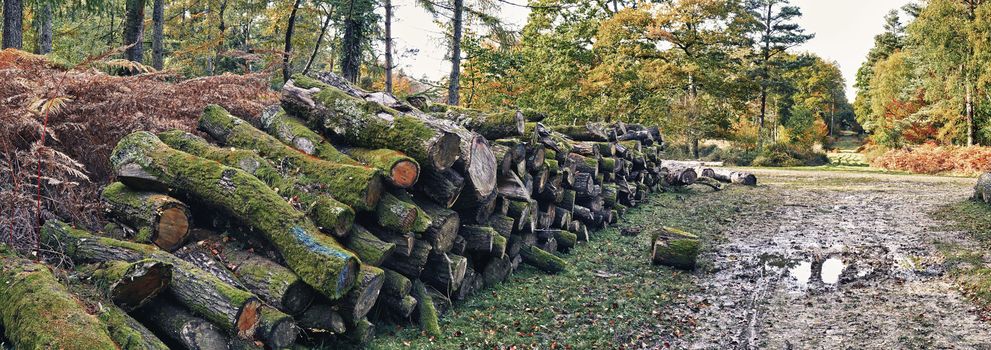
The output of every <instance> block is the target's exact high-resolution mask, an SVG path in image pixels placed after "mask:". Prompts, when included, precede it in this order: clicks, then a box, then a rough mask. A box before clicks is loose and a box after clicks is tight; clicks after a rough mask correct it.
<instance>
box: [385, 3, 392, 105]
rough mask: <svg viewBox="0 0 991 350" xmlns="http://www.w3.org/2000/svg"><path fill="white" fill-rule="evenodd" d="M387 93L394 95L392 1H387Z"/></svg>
mask: <svg viewBox="0 0 991 350" xmlns="http://www.w3.org/2000/svg"><path fill="white" fill-rule="evenodd" d="M383 6H384V7H385V92H388V93H390V94H391V93H392V68H393V64H392V0H385V2H384V4H383Z"/></svg>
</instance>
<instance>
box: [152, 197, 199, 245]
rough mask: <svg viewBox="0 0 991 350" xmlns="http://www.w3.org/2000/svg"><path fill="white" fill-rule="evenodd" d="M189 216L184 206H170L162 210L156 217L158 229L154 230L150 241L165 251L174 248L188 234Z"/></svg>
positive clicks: (180, 243)
mask: <svg viewBox="0 0 991 350" xmlns="http://www.w3.org/2000/svg"><path fill="white" fill-rule="evenodd" d="M190 217H191V216H190V215H189V213H188V212H187V211H186V208H182V207H172V208H167V209H165V210H163V211H162V215H161V216H160V217H159V219H158V225H157V226H158V230H156V231H157V232H156V234H155V237H152V241H153V242H155V245H157V246H159V247H161V248H162V249H165V250H167V251H173V250H175V249H176V248H178V247H179V246H181V245H182V243H183V242H185V241H186V237H187V236H188V235H189V227H190V226H191V223H190V222H189V218H190Z"/></svg>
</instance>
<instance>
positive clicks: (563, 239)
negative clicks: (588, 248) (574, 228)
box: [554, 230, 578, 252]
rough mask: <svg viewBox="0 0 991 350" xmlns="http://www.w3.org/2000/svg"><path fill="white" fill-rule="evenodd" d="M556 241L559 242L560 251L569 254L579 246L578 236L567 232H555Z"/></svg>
mask: <svg viewBox="0 0 991 350" xmlns="http://www.w3.org/2000/svg"><path fill="white" fill-rule="evenodd" d="M554 240H556V241H557V247H558V250H561V251H563V252H568V251H570V250H571V249H572V248H574V247H575V245H577V244H578V235H577V234H575V233H573V232H569V231H565V230H555V231H554Z"/></svg>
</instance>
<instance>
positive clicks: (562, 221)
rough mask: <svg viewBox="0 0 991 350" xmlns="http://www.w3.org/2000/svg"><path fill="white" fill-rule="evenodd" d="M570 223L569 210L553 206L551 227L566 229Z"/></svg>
mask: <svg viewBox="0 0 991 350" xmlns="http://www.w3.org/2000/svg"><path fill="white" fill-rule="evenodd" d="M570 223H571V210H568V209H564V208H561V207H558V206H555V207H554V223H553V225H551V226H552V227H556V228H560V229H568V224H570Z"/></svg>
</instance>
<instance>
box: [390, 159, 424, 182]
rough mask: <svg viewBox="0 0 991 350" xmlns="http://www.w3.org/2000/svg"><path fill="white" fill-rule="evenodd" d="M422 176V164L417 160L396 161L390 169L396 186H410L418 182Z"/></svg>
mask: <svg viewBox="0 0 991 350" xmlns="http://www.w3.org/2000/svg"><path fill="white" fill-rule="evenodd" d="M419 177H420V166H419V165H417V164H416V163H415V162H408V161H403V162H396V164H395V165H393V166H392V169H390V178H391V179H392V181H394V182H395V183H396V186H399V187H402V188H408V187H410V186H413V184H415V183H416V180H417V179H419Z"/></svg>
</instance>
